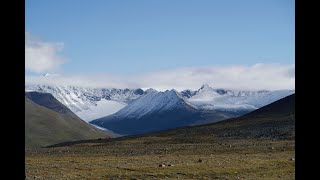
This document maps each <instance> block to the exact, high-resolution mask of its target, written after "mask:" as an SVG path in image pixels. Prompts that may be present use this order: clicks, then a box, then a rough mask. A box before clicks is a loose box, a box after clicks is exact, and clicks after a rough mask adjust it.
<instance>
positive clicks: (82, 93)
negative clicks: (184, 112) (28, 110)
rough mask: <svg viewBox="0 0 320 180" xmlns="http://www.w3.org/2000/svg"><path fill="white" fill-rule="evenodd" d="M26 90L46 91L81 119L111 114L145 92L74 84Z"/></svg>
mask: <svg viewBox="0 0 320 180" xmlns="http://www.w3.org/2000/svg"><path fill="white" fill-rule="evenodd" d="M25 90H26V91H36V92H47V93H50V94H52V95H53V96H54V97H55V98H56V99H58V101H60V102H61V103H62V104H64V105H65V106H67V107H68V108H69V109H70V110H71V111H72V112H73V113H75V114H76V115H77V116H79V117H80V118H81V119H83V120H85V121H87V122H89V121H91V120H94V119H97V118H100V117H103V116H107V115H109V114H113V113H115V112H117V111H118V110H120V109H122V108H123V107H125V106H126V105H127V104H128V103H129V102H131V101H132V100H134V99H137V98H138V97H140V96H141V95H143V94H145V92H144V91H143V90H142V89H115V88H113V89H106V88H84V87H75V86H53V85H50V86H49V85H26V86H25Z"/></svg>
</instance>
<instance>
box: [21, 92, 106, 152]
mask: <svg viewBox="0 0 320 180" xmlns="http://www.w3.org/2000/svg"><path fill="white" fill-rule="evenodd" d="M29 95H30V94H29V93H28V96H29ZM29 97H30V96H29ZM31 98H33V99H35V101H36V102H38V103H39V104H42V105H44V106H41V105H39V104H37V103H35V102H34V101H32V100H30V99H29V98H28V97H27V95H26V97H25V147H26V148H33V147H42V146H48V145H51V144H55V143H61V142H66V141H76V140H83V139H97V138H108V137H110V135H109V134H107V133H106V132H104V131H102V130H99V129H97V128H94V127H92V126H91V125H89V124H87V123H86V122H84V121H83V120H81V119H80V118H78V117H77V116H76V115H74V114H73V113H72V112H71V111H70V110H68V109H67V108H66V107H65V106H63V105H62V104H61V103H59V102H58V101H57V100H55V99H54V98H53V97H52V96H51V95H49V94H47V93H38V95H37V94H31ZM52 98H53V99H52ZM46 107H49V108H52V109H48V108H46Z"/></svg>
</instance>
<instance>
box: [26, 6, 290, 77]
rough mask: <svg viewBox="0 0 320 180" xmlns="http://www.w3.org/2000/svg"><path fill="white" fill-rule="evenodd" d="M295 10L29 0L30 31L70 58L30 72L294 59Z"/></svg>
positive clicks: (154, 68)
mask: <svg viewBox="0 0 320 180" xmlns="http://www.w3.org/2000/svg"><path fill="white" fill-rule="evenodd" d="M294 15H295V12H294V1H292V0H241V1H239V0H94V1H89V0H50V1H49V0H26V27H25V28H26V30H25V31H26V32H28V33H30V34H32V35H33V36H36V37H40V38H41V41H43V42H47V43H48V44H50V43H53V44H54V43H63V48H62V49H61V51H59V52H56V51H55V50H53V53H57V56H59V57H61V58H62V59H63V61H64V63H60V64H59V65H57V66H58V67H59V68H58V69H47V70H44V71H37V72H34V71H32V70H30V69H26V74H27V75H28V74H33V73H40V72H41V73H43V72H45V71H46V72H52V73H55V72H58V73H67V74H87V73H89V74H90V73H111V74H117V75H128V74H136V73H143V72H155V71H162V70H167V69H176V68H183V67H205V66H213V65H244V66H252V65H254V64H257V63H265V64H272V63H277V64H294V59H295V57H294V51H295V49H294V33H295V32H294V26H295V24H294ZM54 59H55V58H52V60H54ZM32 64H34V63H32ZM31 69H32V68H31Z"/></svg>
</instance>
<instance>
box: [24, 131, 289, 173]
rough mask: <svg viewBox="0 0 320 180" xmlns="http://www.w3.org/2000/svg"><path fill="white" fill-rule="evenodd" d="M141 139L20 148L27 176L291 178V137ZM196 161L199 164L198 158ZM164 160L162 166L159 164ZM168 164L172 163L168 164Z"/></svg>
mask: <svg viewBox="0 0 320 180" xmlns="http://www.w3.org/2000/svg"><path fill="white" fill-rule="evenodd" d="M166 141H168V142H170V138H168V137H144V138H137V139H128V140H126V139H125V140H122V141H115V142H106V143H87V144H78V145H74V146H66V147H57V148H46V149H38V150H26V176H27V179H34V178H36V179H294V177H295V161H294V160H293V159H292V157H294V144H295V143H294V141H293V140H277V141H272V140H254V139H224V140H223V141H219V140H218V139H217V141H216V142H213V143H212V142H211V143H204V142H201V143H164V142H166ZM199 159H201V160H202V162H198V161H199ZM159 164H164V165H165V167H159ZM169 164H171V165H173V166H168V165H169Z"/></svg>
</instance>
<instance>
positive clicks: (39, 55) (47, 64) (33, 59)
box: [25, 33, 64, 73]
mask: <svg viewBox="0 0 320 180" xmlns="http://www.w3.org/2000/svg"><path fill="white" fill-rule="evenodd" d="M62 49H63V43H48V42H43V41H41V40H40V39H38V38H36V37H34V36H32V35H31V34H30V33H26V39H25V68H26V70H28V71H31V72H35V73H42V72H47V71H51V70H55V69H56V68H58V67H59V66H60V65H62V64H63V63H64V59H63V58H62V57H60V56H59V54H58V53H59V52H60V51H61V50H62Z"/></svg>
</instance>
